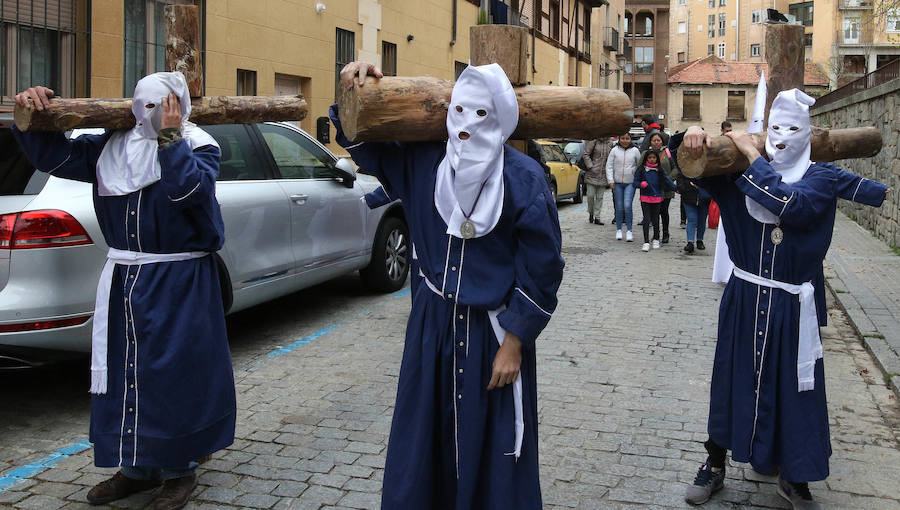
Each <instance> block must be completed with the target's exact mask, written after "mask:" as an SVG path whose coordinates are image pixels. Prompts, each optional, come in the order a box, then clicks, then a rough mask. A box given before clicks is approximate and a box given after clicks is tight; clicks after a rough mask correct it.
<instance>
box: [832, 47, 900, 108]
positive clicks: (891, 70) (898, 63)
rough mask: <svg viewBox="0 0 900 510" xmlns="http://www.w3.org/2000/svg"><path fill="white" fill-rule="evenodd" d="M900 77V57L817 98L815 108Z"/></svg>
mask: <svg viewBox="0 0 900 510" xmlns="http://www.w3.org/2000/svg"><path fill="white" fill-rule="evenodd" d="M897 78H900V58H897V59H894V60H892V61H891V62H888V63H887V64H885V65H883V66H881V67H879V68H878V69H876V70H874V71H872V72H871V73H869V74H866V75H865V76H863V77H862V78H859V79H856V80H853V81H851V82H850V83H848V84H846V85H844V86H843V87H841V88H838V89H835V90H833V91H831V92H829V93H828V94H825V95H824V96H822V97H820V98H819V99H816V105H815V108H821V107H823V106H825V105H827V104H830V103H833V102H835V101H838V100H841V99H844V98H845V97H849V96H852V95H853V94H856V93H857V92H862V91H864V90H868V89H871V88H873V87H877V86H878V85H881V84H882V83H886V82H889V81H891V80H895V79H897Z"/></svg>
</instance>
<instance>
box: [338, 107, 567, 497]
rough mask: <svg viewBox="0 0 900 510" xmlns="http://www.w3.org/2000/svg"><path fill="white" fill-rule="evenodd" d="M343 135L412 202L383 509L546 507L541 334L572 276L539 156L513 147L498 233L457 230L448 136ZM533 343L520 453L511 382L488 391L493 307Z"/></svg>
mask: <svg viewBox="0 0 900 510" xmlns="http://www.w3.org/2000/svg"><path fill="white" fill-rule="evenodd" d="M331 118H332V120H333V121H334V123H335V125H336V126H337V128H338V136H337V141H338V143H340V144H341V145H342V146H344V147H345V148H346V149H347V150H348V151H349V152H350V154H351V155H352V156H353V159H354V160H355V161H356V163H357V164H359V165H360V166H361V167H363V168H365V169H367V170H368V171H370V172H372V173H374V174H375V175H376V176H377V177H378V178H379V180H380V181H381V183H382V184H383V186H384V188H385V191H386V192H387V193H388V195H390V196H391V197H399V198H400V199H401V200H402V203H403V207H404V209H405V212H406V218H407V219H408V222H409V228H410V232H411V236H412V238H413V239H415V242H416V252H417V254H418V263H419V268H420V270H421V272H422V274H423V275H424V277H425V278H427V280H428V281H429V282H431V284H432V285H433V286H434V287H436V288H437V289H439V290H440V291H441V295H438V294H436V293H435V292H433V291H432V290H431V289H430V288H429V287H428V286H427V285H423V284H419V285H417V286H416V287H415V296H414V297H413V300H412V303H413V304H412V311H411V312H410V316H409V322H408V324H407V329H406V343H405V347H404V350H403V359H402V362H401V367H400V380H399V384H398V388H397V402H396V407H395V409H394V417H393V423H392V426H391V437H390V441H389V444H388V451H387V461H386V465H385V473H384V488H383V493H382V508H384V509H385V510H396V509H410V510H427V509H459V510H469V509H491V510H503V509H519V510H526V509H538V508H541V490H540V481H539V476H538V471H539V470H538V452H537V444H538V441H537V428H538V427H537V387H536V384H535V383H536V370H535V340H536V338H537V336H538V334H539V333H540V332H541V330H543V329H544V327H545V326H546V325H547V322H548V321H549V320H550V315H551V313H552V312H553V311H554V309H555V308H556V303H557V300H556V291H557V289H558V288H559V284H560V281H561V280H562V269H563V264H564V263H563V260H562V256H561V234H560V229H559V220H558V216H557V212H556V204H555V203H554V202H553V199H552V196H551V194H550V190H549V188H548V187H547V184H546V180H545V178H544V172H543V169H542V168H541V167H540V165H539V164H538V163H536V162H535V161H534V160H532V159H531V158H529V157H527V156H526V155H524V154H521V153H520V152H518V151H516V150H515V149H513V148H511V147H509V146H506V148H505V158H504V169H503V180H504V189H505V196H504V203H503V213H502V215H501V217H500V221H499V222H498V224H497V226H496V227H494V229H493V230H492V231H491V232H490V233H488V234H487V235H485V236H483V237H479V238H475V239H470V240H463V239H460V238H458V237H452V236H450V235H448V234H447V233H446V232H447V224H446V223H445V222H444V220H443V219H442V218H441V216H440V214H439V213H438V211H437V209H436V208H435V205H434V198H433V197H434V187H435V178H436V175H437V167H438V164H439V163H440V162H441V160H442V159H443V156H444V151H445V147H446V145H445V144H444V143H409V144H401V143H363V144H353V143H351V142H349V141H348V140H347V139H346V137H345V136H344V134H343V132H342V131H341V129H340V122H339V120H338V118H337V112H336V108H335V107H332V112H331ZM501 306H505V307H506V310H505V311H503V312H501V313H500V314H499V315H498V320H499V323H500V325H501V326H502V327H503V328H504V329H506V330H507V331H509V332H511V333H513V334H515V335H517V336H518V337H519V338H520V339H521V340H522V346H523V349H522V365H521V374H522V383H523V414H524V421H525V433H524V438H523V444H522V450H521V457H520V458H519V459H518V460H516V458H515V456H514V455H512V452H514V450H515V435H514V409H513V390H512V385H507V386H505V387H503V388H498V389H494V390H492V391H490V392H488V391H486V389H487V386H488V383H489V381H490V377H491V372H492V364H493V361H494V357H495V355H496V354H497V350H498V349H499V343H498V341H497V337H496V336H495V334H494V331H493V329H492V327H491V323H490V320H489V318H488V313H487V312H488V311H489V310H497V309H499V308H500V307H501Z"/></svg>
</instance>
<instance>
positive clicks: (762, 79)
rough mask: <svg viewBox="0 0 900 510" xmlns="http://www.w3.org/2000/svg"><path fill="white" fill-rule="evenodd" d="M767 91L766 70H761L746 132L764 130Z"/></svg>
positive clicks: (760, 131)
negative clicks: (751, 114)
mask: <svg viewBox="0 0 900 510" xmlns="http://www.w3.org/2000/svg"><path fill="white" fill-rule="evenodd" d="M767 93H768V89H767V88H766V72H765V71H763V72H762V73H761V74H760V76H759V84H758V85H756V100H755V101H754V102H753V116H752V117H750V126H748V127H747V132H748V133H762V132H763V131H764V130H765V126H766V124H765V122H766V94H767Z"/></svg>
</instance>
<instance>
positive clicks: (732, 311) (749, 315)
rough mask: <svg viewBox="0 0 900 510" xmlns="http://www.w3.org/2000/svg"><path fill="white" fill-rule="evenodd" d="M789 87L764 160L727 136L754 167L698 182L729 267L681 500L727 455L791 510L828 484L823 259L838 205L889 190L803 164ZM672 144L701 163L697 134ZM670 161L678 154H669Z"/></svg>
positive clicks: (713, 481) (699, 488) (799, 101)
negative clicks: (692, 471)
mask: <svg viewBox="0 0 900 510" xmlns="http://www.w3.org/2000/svg"><path fill="white" fill-rule="evenodd" d="M814 102H815V100H814V99H812V98H811V97H809V96H807V95H806V94H804V93H803V92H802V91H800V90H797V89H791V90H787V91H782V92H780V93H779V94H778V96H777V97H776V98H775V101H774V102H773V103H772V108H771V110H770V114H769V125H768V129H767V140H766V153H767V155H768V156H769V158H770V161H771V162H770V161H766V159H765V158H762V157H761V156H760V154H759V152H758V151H757V149H756V147H755V145H754V143H753V139H752V137H751V136H749V135H747V134H745V133H735V132H732V133H728V135H727V136H730V137H731V138H732V140H733V141H734V143H735V145H736V146H737V148H738V150H740V151H741V153H743V154H744V156H746V157H747V159H748V161H750V162H751V164H750V167H749V168H748V169H747V170H745V171H744V172H743V173H741V174H738V175H736V176H717V177H710V178H705V179H702V180H700V181H698V184H699V185H700V186H702V187H704V188H705V189H707V190H708V191H709V192H710V193H711V195H712V196H713V198H714V199H715V200H716V202H717V203H718V204H719V206H720V207H721V208H722V211H723V214H722V221H724V222H725V223H726V224H727V230H728V237H727V242H728V249H729V254H730V256H731V259H732V261H733V262H734V264H735V268H734V270H733V277H732V278H730V279H729V280H728V283H727V284H726V286H725V292H724V294H723V296H722V302H721V307H720V309H719V331H718V341H717V343H716V355H715V362H714V365H713V375H712V382H711V388H710V411H709V422H708V432H709V440H707V441H706V443H705V445H704V446H705V448H706V450H707V452H708V454H709V456H708V458H707V460H706V462H705V463H704V464H703V465H702V466H701V467H700V469H699V470H698V472H697V475H696V478H695V479H694V483H693V485H691V486H690V487H689V488H688V490H687V492H686V494H685V500H686V501H687V502H688V503H692V504H700V503H704V502H705V501H707V500H708V499H709V498H710V496H711V494H712V493H713V492H715V491H717V490H720V489H721V488H722V487H723V486H724V482H725V456H726V453H727V450H728V449H730V450H731V452H732V458H733V459H734V460H736V461H738V462H749V463H750V464H751V465H752V466H753V468H754V469H755V470H756V471H759V472H762V473H775V472H777V473H778V485H777V492H778V494H780V495H781V496H782V497H783V498H785V499H786V500H788V501H789V502H790V504H791V506H792V507H793V508H795V509H797V508H803V509H818V508H821V506H820V505H819V504H818V503H816V502H815V501H814V500H813V497H812V494H811V493H810V490H809V486H808V482H812V481H817V480H824V479H825V478H827V477H828V474H829V467H828V459H829V457H830V456H831V443H830V438H829V431H828V411H827V403H826V398H825V384H824V383H825V377H824V375H825V374H824V368H823V364H822V355H823V350H822V344H821V339H820V337H819V326H822V325H824V324H825V323H826V319H827V315H825V314H824V313H822V312H823V311H824V309H825V308H824V300H825V294H824V292H823V289H822V288H821V283H822V278H821V276H822V272H823V268H822V263H823V260H824V257H825V253H826V252H827V250H828V246H829V244H830V242H831V236H832V233H833V228H834V219H835V211H836V205H837V204H836V203H837V199H838V198H850V197H852V198H853V199H855V200H856V201H857V202H861V203H866V204H868V205H872V206H880V205H881V204H882V202H883V201H884V198H885V195H886V193H887V192H889V191H890V190H889V189H888V188H887V186H885V185H883V184H881V183H878V182H874V181H870V180H867V179H863V178H861V177H859V176H853V175H852V174H850V173H848V172H845V171H844V170H841V169H840V168H838V167H837V166H835V165H833V164H831V163H815V162H810V160H809V156H810V125H809V107H810V106H811V105H812V104H813V103H814ZM672 138H673V139H672V140H671V143H670V147H672V148H673V150H677V148H678V146H679V145H682V148H681V150H687V151H690V152H691V153H693V155H695V156H696V155H699V153H700V152H701V150H702V147H703V145H704V144H707V143H708V139H707V136H706V134H705V133H704V132H703V130H702V129H701V128H699V127H691V128H689V129H688V131H687V133H685V134H683V143H682V139H681V138H682V135H680V134H679V135H676V136H673V137H672ZM675 155H676V157H677V152H676V154H675Z"/></svg>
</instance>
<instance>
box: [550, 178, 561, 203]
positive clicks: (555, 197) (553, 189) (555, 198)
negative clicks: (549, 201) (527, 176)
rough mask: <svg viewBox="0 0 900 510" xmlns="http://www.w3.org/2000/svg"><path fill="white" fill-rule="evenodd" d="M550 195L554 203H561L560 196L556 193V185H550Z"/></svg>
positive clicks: (553, 183) (552, 183)
mask: <svg viewBox="0 0 900 510" xmlns="http://www.w3.org/2000/svg"><path fill="white" fill-rule="evenodd" d="M550 195H551V196H552V197H553V203H554V204H555V203H556V202H559V195H557V193H556V183H555V182H551V183H550Z"/></svg>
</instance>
